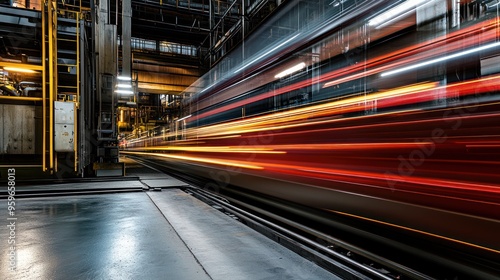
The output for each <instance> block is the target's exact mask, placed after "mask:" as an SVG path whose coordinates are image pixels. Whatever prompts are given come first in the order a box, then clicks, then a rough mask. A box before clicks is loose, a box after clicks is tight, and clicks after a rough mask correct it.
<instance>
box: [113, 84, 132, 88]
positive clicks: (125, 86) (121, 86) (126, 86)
mask: <svg viewBox="0 0 500 280" xmlns="http://www.w3.org/2000/svg"><path fill="white" fill-rule="evenodd" d="M116 86H117V87H119V88H132V85H130V84H117V85H116Z"/></svg>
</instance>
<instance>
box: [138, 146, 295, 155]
mask: <svg viewBox="0 0 500 280" xmlns="http://www.w3.org/2000/svg"><path fill="white" fill-rule="evenodd" d="M130 150H132V151H141V150H148V151H150V150H156V151H158V150H160V151H186V152H205V153H252V154H254V153H255V154H286V152H284V151H274V150H273V149H270V148H254V147H252V148H244V147H230V146H227V147H224V146H212V147H183V146H154V147H141V148H131V149H130Z"/></svg>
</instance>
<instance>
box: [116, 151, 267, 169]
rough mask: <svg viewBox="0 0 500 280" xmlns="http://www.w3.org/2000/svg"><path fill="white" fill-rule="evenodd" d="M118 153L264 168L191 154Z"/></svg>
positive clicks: (247, 167) (257, 167)
mask: <svg viewBox="0 0 500 280" xmlns="http://www.w3.org/2000/svg"><path fill="white" fill-rule="evenodd" d="M120 153H122V154H135V155H148V156H157V157H164V158H172V159H181V160H187V161H194V162H202V163H209V164H215V165H223V166H233V167H240V168H246V169H254V170H255V169H257V170H262V169H264V167H262V166H258V165H251V164H244V163H240V162H237V161H232V160H217V159H211V158H201V157H192V156H180V155H168V154H159V153H144V152H126V151H122V152H120Z"/></svg>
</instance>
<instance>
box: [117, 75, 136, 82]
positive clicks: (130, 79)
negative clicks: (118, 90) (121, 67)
mask: <svg viewBox="0 0 500 280" xmlns="http://www.w3.org/2000/svg"><path fill="white" fill-rule="evenodd" d="M117 79H118V80H120V81H132V78H130V77H125V76H118V77H117Z"/></svg>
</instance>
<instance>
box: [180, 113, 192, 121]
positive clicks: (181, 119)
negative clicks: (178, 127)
mask: <svg viewBox="0 0 500 280" xmlns="http://www.w3.org/2000/svg"><path fill="white" fill-rule="evenodd" d="M190 117H191V115H189V116H185V117H182V118H180V119H178V120H177V121H178V122H180V121H183V120H185V119H187V118H190Z"/></svg>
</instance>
